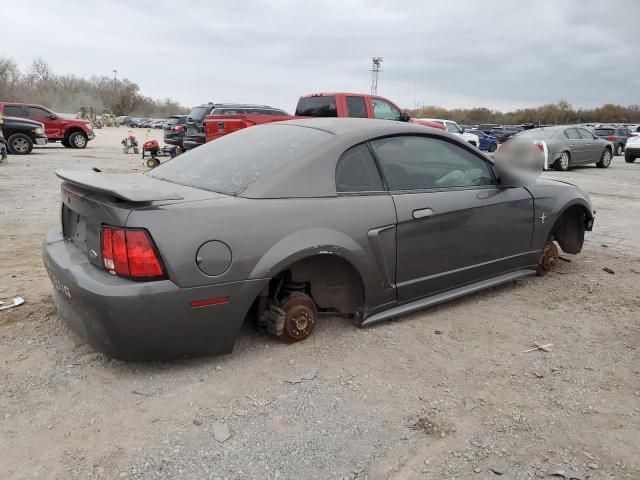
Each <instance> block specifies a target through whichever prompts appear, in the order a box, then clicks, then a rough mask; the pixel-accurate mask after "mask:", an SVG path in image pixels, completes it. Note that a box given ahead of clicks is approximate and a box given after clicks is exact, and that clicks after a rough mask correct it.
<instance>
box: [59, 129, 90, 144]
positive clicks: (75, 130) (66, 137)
mask: <svg viewBox="0 0 640 480" xmlns="http://www.w3.org/2000/svg"><path fill="white" fill-rule="evenodd" d="M74 133H81V134H82V135H84V136H85V137H86V136H87V132H85V131H84V130H82V129H81V128H78V127H72V128H70V129H69V130H67V133H65V134H64V139H65V140H67V141H69V137H70V136H71V135H72V134H74Z"/></svg>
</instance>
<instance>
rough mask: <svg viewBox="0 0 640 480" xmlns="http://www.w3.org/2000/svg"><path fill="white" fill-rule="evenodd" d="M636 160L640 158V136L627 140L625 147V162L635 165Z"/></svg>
mask: <svg viewBox="0 0 640 480" xmlns="http://www.w3.org/2000/svg"><path fill="white" fill-rule="evenodd" d="M636 158H640V135H636V136H635V137H629V138H627V144H626V145H625V147H624V161H625V162H627V163H633V162H635V161H636Z"/></svg>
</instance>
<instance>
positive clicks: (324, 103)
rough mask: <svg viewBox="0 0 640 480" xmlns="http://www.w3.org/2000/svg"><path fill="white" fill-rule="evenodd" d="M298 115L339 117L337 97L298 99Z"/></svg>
mask: <svg viewBox="0 0 640 480" xmlns="http://www.w3.org/2000/svg"><path fill="white" fill-rule="evenodd" d="M296 115H298V116H300V117H337V116H338V110H337V109H336V97H306V98H301V99H300V100H299V101H298V107H297V108H296Z"/></svg>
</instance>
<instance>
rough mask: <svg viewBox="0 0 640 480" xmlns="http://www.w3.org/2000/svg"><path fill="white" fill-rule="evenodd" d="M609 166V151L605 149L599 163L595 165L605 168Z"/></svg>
mask: <svg viewBox="0 0 640 480" xmlns="http://www.w3.org/2000/svg"><path fill="white" fill-rule="evenodd" d="M609 165H611V150H609V149H608V148H605V149H604V152H602V157H600V161H599V162H597V163H596V167H598V168H607V167H608V166H609Z"/></svg>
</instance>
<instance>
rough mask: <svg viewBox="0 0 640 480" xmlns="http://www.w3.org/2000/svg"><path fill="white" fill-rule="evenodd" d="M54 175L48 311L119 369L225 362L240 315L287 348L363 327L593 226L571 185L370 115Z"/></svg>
mask: <svg viewBox="0 0 640 480" xmlns="http://www.w3.org/2000/svg"><path fill="white" fill-rule="evenodd" d="M57 175H58V176H59V177H60V178H61V179H62V181H63V183H62V196H61V197H62V198H61V200H62V205H61V216H60V218H61V225H60V226H59V227H57V228H55V229H54V230H52V231H50V232H49V233H48V235H47V237H46V239H45V241H44V246H43V250H44V264H45V267H46V269H47V272H48V273H49V276H50V278H51V282H52V285H53V296H54V299H55V302H56V304H57V307H58V312H59V314H60V317H61V318H62V319H64V321H65V322H66V323H67V324H68V325H69V326H70V327H71V329H72V330H73V331H75V332H76V333H77V334H78V335H79V336H80V337H82V338H84V339H85V340H86V341H87V342H88V343H90V344H91V345H93V346H94V347H95V348H96V349H98V350H100V351H102V352H105V353H107V354H108V355H111V356H113V357H117V358H121V359H129V360H146V359H149V360H161V359H167V358H176V357H183V356H193V355H208V354H214V353H228V352H231V350H232V348H233V345H234V342H235V340H236V337H237V335H238V333H239V330H240V327H241V325H242V324H243V322H244V320H245V318H247V317H248V318H251V319H254V320H255V321H256V322H257V325H258V327H259V328H260V329H261V330H263V331H265V332H267V333H269V334H272V335H275V336H276V337H278V338H280V339H281V340H283V341H284V342H286V343H292V342H297V341H300V340H304V339H305V338H307V337H308V336H309V335H310V334H311V333H312V332H313V330H314V327H315V326H316V324H317V323H318V322H320V321H322V319H323V316H326V315H334V316H340V317H343V318H349V319H351V321H353V322H354V323H355V324H356V325H358V326H363V327H364V326H368V325H372V324H375V323H378V322H381V321H384V320H388V319H392V318H397V317H399V316H402V315H405V314H408V313H410V312H414V311H417V310H420V309H423V308H426V307H429V306H432V305H436V304H439V303H442V302H445V301H448V300H452V299H456V298H459V297H461V296H464V295H468V294H472V293H474V292H478V291H480V290H483V289H486V288H491V287H494V286H496V285H501V284H506V283H510V282H512V281H513V280H515V279H518V278H522V277H526V276H529V275H535V274H536V273H537V274H539V275H543V274H544V273H546V272H548V271H549V270H551V269H552V268H553V265H554V264H555V263H556V261H557V259H558V255H559V250H558V246H556V242H557V244H558V245H559V246H560V247H561V248H562V250H563V251H565V252H567V253H574V254H575V253H578V252H580V250H581V249H582V245H583V241H584V234H585V230H591V228H592V225H593V219H594V215H593V208H592V206H591V203H590V201H589V198H588V197H587V195H586V194H585V193H584V192H583V191H582V190H580V189H579V188H578V187H575V186H573V185H570V184H569V183H566V182H559V181H554V180H548V179H543V178H540V176H539V175H521V174H519V173H518V172H516V171H514V170H513V168H512V166H511V165H509V164H506V165H505V164H504V163H502V162H495V163H494V161H493V159H492V158H490V157H488V156H486V155H485V154H483V153H482V152H481V151H480V150H478V149H477V148H475V147H473V146H471V145H469V144H468V143H467V142H465V141H464V140H462V139H461V138H459V137H458V136H455V135H451V134H450V133H447V132H444V131H441V130H436V129H427V128H424V127H423V126H421V125H413V124H411V123H405V122H390V121H388V120H370V119H363V118H316V119H299V120H291V121H284V122H273V123H267V124H263V125H257V126H253V127H251V128H245V129H242V130H239V131H237V132H235V133H231V134H229V135H225V136H223V137H221V138H219V139H217V140H216V141H215V142H209V143H207V144H205V145H204V146H202V147H199V148H196V149H194V150H191V151H188V152H187V153H185V154H182V155H180V156H177V157H175V158H173V159H171V160H169V161H166V162H164V163H162V164H161V165H159V166H158V167H156V168H154V169H153V170H150V171H149V172H146V173H132V174H106V173H101V172H96V171H92V170H88V171H58V172H57ZM335 331H338V330H335ZM336 341H340V340H339V339H336ZM356 343H357V342H356Z"/></svg>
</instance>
